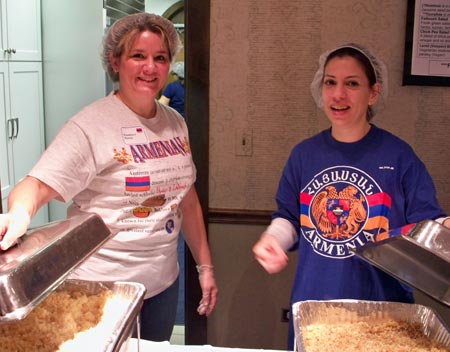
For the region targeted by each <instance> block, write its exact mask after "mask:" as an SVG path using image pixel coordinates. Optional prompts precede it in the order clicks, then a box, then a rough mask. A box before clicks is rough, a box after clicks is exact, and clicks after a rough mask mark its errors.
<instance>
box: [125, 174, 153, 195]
mask: <svg viewBox="0 0 450 352" xmlns="http://www.w3.org/2000/svg"><path fill="white" fill-rule="evenodd" d="M125 189H126V190H127V191H128V192H144V191H148V190H149V189H150V176H142V177H125Z"/></svg>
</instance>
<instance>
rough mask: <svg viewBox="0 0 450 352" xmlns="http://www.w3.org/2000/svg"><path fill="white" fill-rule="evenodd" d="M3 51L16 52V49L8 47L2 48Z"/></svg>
mask: <svg viewBox="0 0 450 352" xmlns="http://www.w3.org/2000/svg"><path fill="white" fill-rule="evenodd" d="M3 52H5V53H7V54H15V53H16V49H14V48H8V49H4V50H3Z"/></svg>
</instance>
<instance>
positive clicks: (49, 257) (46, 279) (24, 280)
mask: <svg viewBox="0 0 450 352" xmlns="http://www.w3.org/2000/svg"><path fill="white" fill-rule="evenodd" d="M110 237H111V233H110V231H109V229H108V228H107V226H106V225H105V223H104V222H103V221H102V219H101V218H100V217H99V216H98V215H95V214H86V215H81V216H79V217H76V218H72V219H70V220H63V221H58V222H53V223H49V224H47V225H45V226H41V227H38V228H35V229H32V230H30V231H28V232H27V233H26V234H25V235H24V236H22V237H21V238H20V239H19V240H18V243H17V244H16V245H15V246H13V247H11V248H10V249H8V250H7V251H5V252H1V253H0V323H10V322H13V321H16V320H20V319H23V318H24V317H25V316H26V315H27V314H28V313H29V312H31V310H32V309H33V308H34V307H36V306H37V305H38V304H39V303H40V302H41V301H42V300H43V299H44V298H46V297H47V296H48V295H49V294H50V293H51V292H52V291H53V290H54V289H55V288H57V287H58V286H59V285H60V284H61V283H62V282H63V281H64V280H65V279H66V277H67V276H68V275H69V274H70V273H71V271H72V270H73V269H75V268H76V267H77V266H78V265H80V264H81V263H82V262H83V261H84V260H85V259H86V258H87V257H89V256H90V255H91V254H92V253H94V252H95V251H96V250H97V249H98V248H100V246H101V245H102V244H103V243H104V242H106V240H108V239H109V238H110Z"/></svg>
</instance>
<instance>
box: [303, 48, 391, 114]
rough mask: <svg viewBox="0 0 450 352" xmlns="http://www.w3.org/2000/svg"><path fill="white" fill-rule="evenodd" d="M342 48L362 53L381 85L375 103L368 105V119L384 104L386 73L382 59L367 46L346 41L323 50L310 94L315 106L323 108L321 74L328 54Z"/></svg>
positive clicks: (386, 89)
mask: <svg viewBox="0 0 450 352" xmlns="http://www.w3.org/2000/svg"><path fill="white" fill-rule="evenodd" d="M344 48H350V49H354V50H356V51H358V52H360V53H361V54H362V55H364V56H365V57H366V58H367V59H368V60H369V62H370V64H371V66H372V69H373V72H374V74H375V79H376V83H379V84H380V85H381V89H380V94H379V96H378V99H377V101H376V102H375V104H373V105H371V106H369V107H368V111H367V114H368V119H369V120H370V119H371V118H372V117H373V116H375V114H376V113H377V112H378V111H379V110H380V108H381V107H382V106H383V105H384V100H385V99H386V98H387V96H388V73H387V68H386V65H385V64H384V62H383V61H381V60H380V59H379V58H377V57H376V56H375V55H374V54H373V53H371V52H370V51H369V50H368V49H367V48H364V47H362V46H361V45H358V44H354V43H347V44H343V45H341V46H338V47H337V48H335V49H332V50H328V51H326V52H324V53H323V54H322V55H320V57H319V69H318V70H317V72H316V74H315V75H314V78H313V81H312V83H311V87H310V88H311V94H312V97H313V98H314V101H315V102H316V104H317V106H318V107H319V108H320V109H323V100H322V83H323V75H324V71H325V65H326V64H327V62H328V58H329V56H330V54H332V53H334V52H336V51H338V50H340V49H344Z"/></svg>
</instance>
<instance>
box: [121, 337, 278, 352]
mask: <svg viewBox="0 0 450 352" xmlns="http://www.w3.org/2000/svg"><path fill="white" fill-rule="evenodd" d="M139 342H140V343H139V349H138V340H137V339H134V338H132V339H130V341H129V342H128V349H127V350H126V352H191V351H192V352H260V351H265V352H286V351H282V350H263V349H245V348H228V347H214V346H210V345H203V346H193V345H186V346H184V345H171V344H170V343H169V342H168V341H165V342H152V341H146V340H140V341H139Z"/></svg>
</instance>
